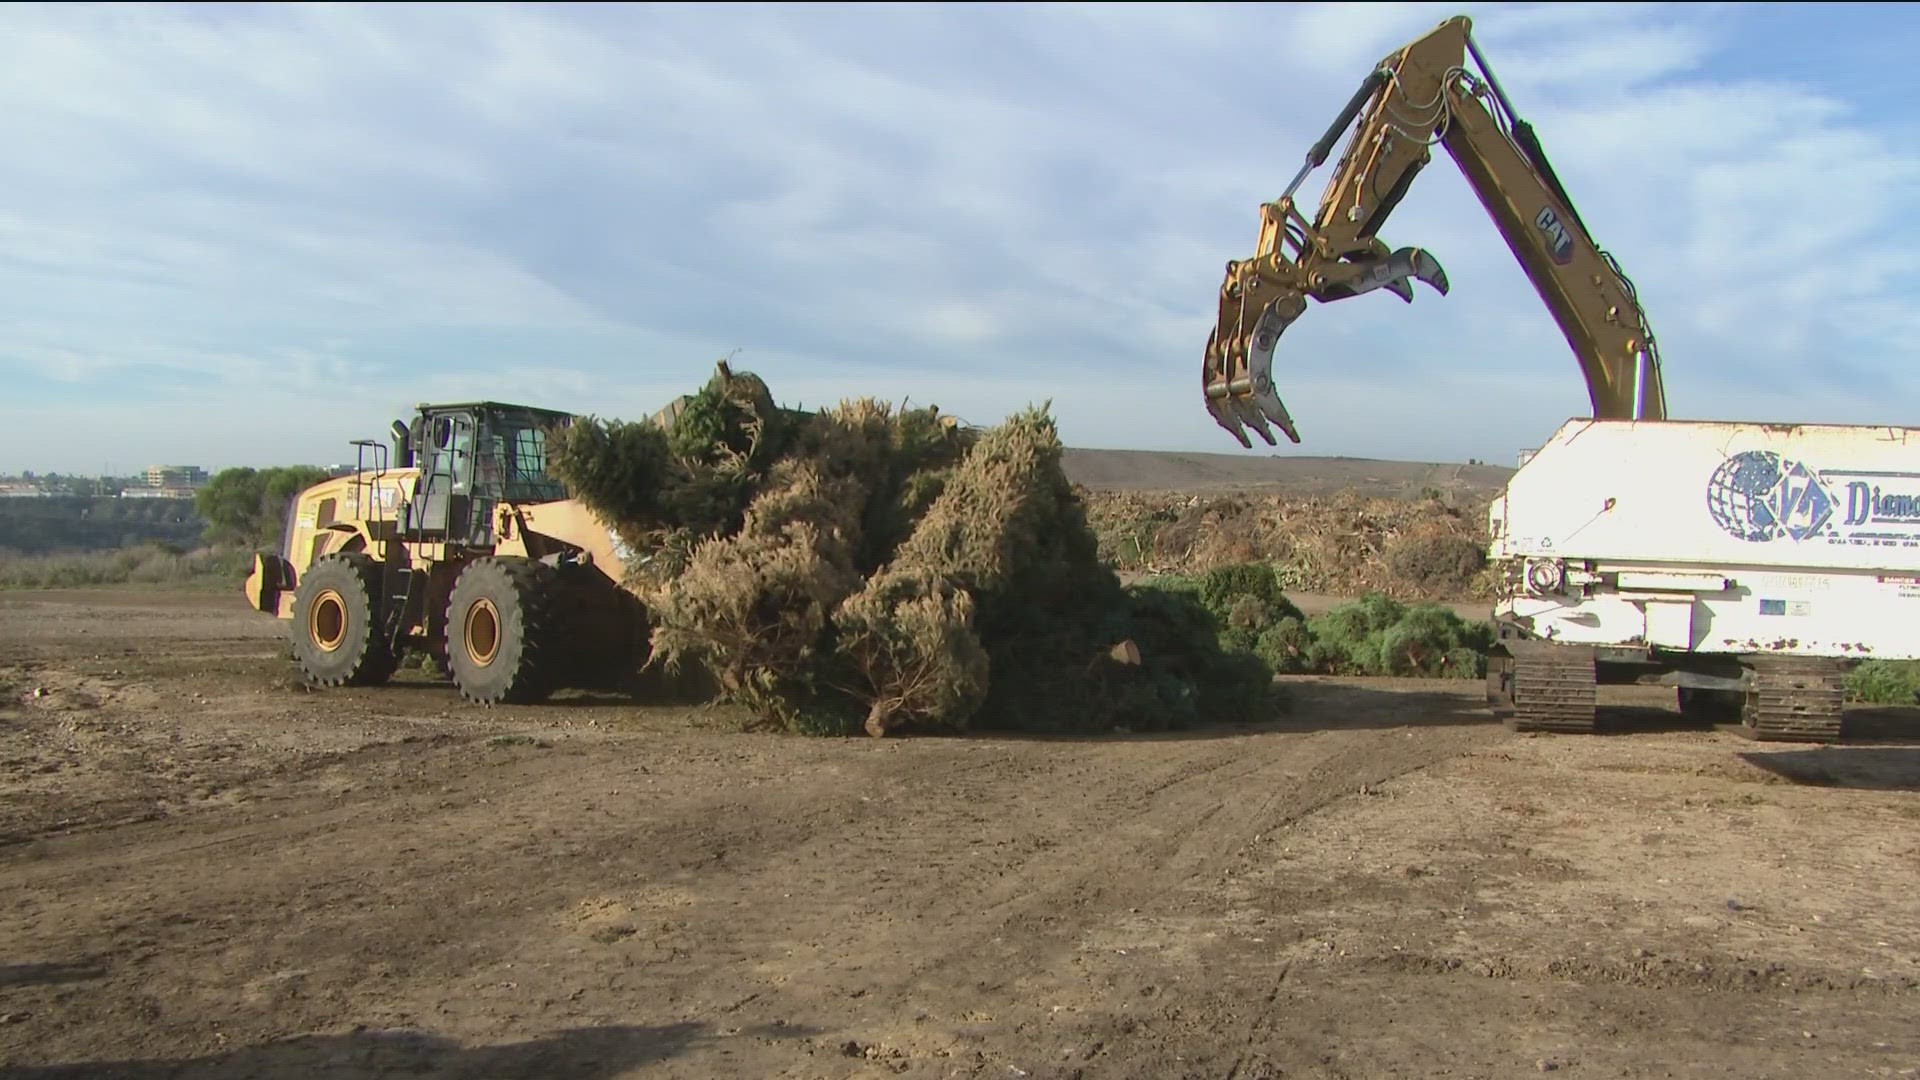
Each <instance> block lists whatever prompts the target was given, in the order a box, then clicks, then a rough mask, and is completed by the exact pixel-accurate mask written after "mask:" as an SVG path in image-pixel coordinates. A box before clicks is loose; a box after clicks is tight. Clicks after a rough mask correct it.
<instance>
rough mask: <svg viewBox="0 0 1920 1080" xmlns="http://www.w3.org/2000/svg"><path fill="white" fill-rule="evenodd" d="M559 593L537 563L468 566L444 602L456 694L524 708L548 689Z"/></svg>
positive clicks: (556, 667) (558, 658)
mask: <svg viewBox="0 0 1920 1080" xmlns="http://www.w3.org/2000/svg"><path fill="white" fill-rule="evenodd" d="M559 591H560V590H559V580H558V577H557V576H556V574H555V572H554V570H553V568H552V567H550V566H546V565H543V564H541V563H537V562H532V561H530V560H527V559H521V558H512V557H502V556H489V557H487V558H483V559H475V560H474V561H473V562H471V563H468V564H467V567H466V569H464V570H462V571H461V572H460V578H459V580H458V581H456V582H454V585H453V594H452V595H451V596H450V597H449V598H448V600H447V659H448V666H449V667H450V668H452V670H453V684H454V685H455V686H457V687H459V689H460V696H461V697H463V698H466V699H467V700H468V701H472V702H476V703H478V704H481V705H524V704H528V703H531V702H536V701H540V700H542V699H544V698H545V697H546V696H547V695H548V694H550V693H552V692H553V690H554V687H555V683H556V682H557V681H558V680H557V678H556V677H557V676H559V675H561V674H562V673H563V667H562V655H561V654H562V651H563V648H564V645H565V643H564V642H562V641H559V640H557V638H558V631H560V630H561V628H562V621H561V619H560V618H559V615H560V612H559V611H558V610H557V607H558V604H557V601H558V600H559Z"/></svg>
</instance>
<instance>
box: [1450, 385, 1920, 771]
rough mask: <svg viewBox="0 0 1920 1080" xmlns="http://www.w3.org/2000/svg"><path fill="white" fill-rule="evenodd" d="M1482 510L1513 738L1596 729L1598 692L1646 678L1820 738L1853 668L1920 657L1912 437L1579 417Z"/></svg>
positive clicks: (1917, 496) (1491, 680) (1751, 728)
mask: <svg viewBox="0 0 1920 1080" xmlns="http://www.w3.org/2000/svg"><path fill="white" fill-rule="evenodd" d="M1489 518H1490V521H1489V524H1490V528H1491V545H1490V550H1489V556H1490V559H1491V560H1492V562H1493V563H1494V565H1495V566H1496V567H1498V568H1499V569H1500V570H1501V571H1502V572H1503V581H1504V583H1503V586H1502V590H1501V593H1500V595H1499V597H1498V599H1497V600H1496V602H1495V607H1494V621H1495V625H1496V627H1497V628H1498V640H1499V647H1498V648H1497V649H1496V650H1495V656H1494V658H1493V661H1492V663H1490V664H1489V670H1488V676H1487V682H1488V687H1487V689H1488V697H1489V700H1490V701H1491V703H1492V704H1493V706H1494V709H1495V711H1496V712H1499V713H1501V714H1502V715H1504V716H1506V717H1507V718H1508V722H1509V724H1510V725H1511V726H1513V727H1515V728H1519V729H1523V730H1552V731H1591V730H1592V729H1593V724H1594V686H1595V684H1596V683H1597V682H1598V683H1617V682H1642V683H1658V684H1663V685H1671V686H1677V687H1679V688H1680V689H1679V694H1680V705H1681V708H1682V710H1683V711H1684V712H1686V713H1688V714H1690V715H1695V716H1702V717H1715V718H1726V719H1729V720H1731V719H1735V718H1737V719H1739V720H1740V722H1741V723H1742V724H1744V725H1745V730H1746V731H1747V732H1748V733H1749V734H1750V735H1752V736H1754V737H1756V738H1766V739H1801V740H1819V741H1825V740H1832V739H1835V738H1838V737H1839V734H1840V714H1841V685H1840V683H1841V678H1842V676H1843V675H1844V674H1845V671H1846V669H1847V667H1848V666H1849V665H1851V664H1852V663H1857V662H1858V661H1860V660H1862V659H1867V658H1873V657H1880V658H1897V659H1913V658H1917V657H1920V428H1906V427H1866V426H1851V425H1849V426H1842V425H1819V424H1754V423H1714V422H1698V421H1672V420H1665V421H1639V422H1636V421H1614V420H1585V419H1582V420H1571V421H1568V422H1567V423H1566V424H1565V425H1564V426H1562V427H1561V428H1560V430H1559V431H1558V432H1556V433H1555V434H1554V436H1553V438H1552V439H1551V440H1550V441H1548V443H1547V444H1546V445H1545V446H1543V447H1541V448H1540V449H1539V450H1538V451H1537V452H1536V453H1534V455H1533V456H1532V457H1531V459H1529V460H1528V461H1526V463H1525V464H1524V465H1522V466H1521V468H1520V470H1519V471H1518V472H1517V473H1516V474H1515V475H1514V477H1513V479H1512V481H1510V482H1509V484H1508V485H1507V490H1506V492H1505V494H1504V495H1502V496H1501V498H1499V499H1498V500H1496V501H1495V503H1494V505H1493V507H1492V509H1491V511H1490V512H1489Z"/></svg>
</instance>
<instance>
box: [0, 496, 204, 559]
mask: <svg viewBox="0 0 1920 1080" xmlns="http://www.w3.org/2000/svg"><path fill="white" fill-rule="evenodd" d="M205 528H206V523H205V522H204V521H201V520H200V515H199V514H197V513H195V512H194V509H193V500H192V499H114V498H106V497H92V496H79V495H55V496H48V497H44V498H37V499H36V498H24V499H0V554H7V553H11V554H16V555H43V554H48V553H51V552H68V551H105V550H109V549H112V548H118V547H129V546H131V545H134V544H140V543H145V542H148V541H158V542H161V543H167V544H179V545H182V546H184V547H193V546H196V545H197V544H198V543H199V542H200V533H201V531H202V530H204V529H205Z"/></svg>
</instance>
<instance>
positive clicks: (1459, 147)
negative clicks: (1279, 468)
mask: <svg viewBox="0 0 1920 1080" xmlns="http://www.w3.org/2000/svg"><path fill="white" fill-rule="evenodd" d="M1469 57H1471V60H1472V61H1473V63H1474V64H1475V66H1477V67H1478V68H1479V70H1480V74H1479V75H1476V74H1474V73H1473V72H1472V71H1470V70H1468V67H1467V63H1468V60H1469ZM1356 117H1358V118H1359V125H1358V126H1357V127H1356V128H1355V130H1354V133H1353V137H1352V138H1351V139H1350V140H1349V141H1348V143H1347V147H1346V150H1345V151H1344V153H1343V154H1342V155H1341V157H1340V160H1339V161H1338V163H1337V164H1336V166H1335V170H1334V174H1333V178H1332V180H1331V181H1329V183H1328V185H1327V189H1326V192H1325V194H1324V195H1323V196H1322V198H1321V200H1320V208H1319V211H1318V212H1317V213H1316V214H1315V216H1314V219H1313V220H1312V221H1308V220H1306V218H1305V217H1304V216H1303V215H1302V214H1301V213H1300V212H1299V210H1298V209H1297V208H1296V207H1295V205H1294V201H1293V195H1294V192H1295V191H1297V190H1298V189H1299V187H1300V184H1301V182H1302V181H1304V180H1305V179H1306V177H1307V174H1308V173H1310V172H1312V171H1313V170H1314V169H1316V168H1318V167H1319V166H1320V165H1322V164H1324V163H1325V162H1326V160H1327V155H1328V153H1329V152H1330V151H1331V150H1332V148H1333V144H1334V142H1335V141H1336V140H1338V139H1339V138H1340V135H1341V133H1342V132H1344V131H1345V130H1346V129H1347V127H1348V125H1350V124H1353V123H1354V120H1355V118H1356ZM1436 142H1437V143H1439V144H1440V145H1442V146H1444V147H1446V149H1447V152H1448V154H1450V155H1451V156H1452V157H1453V160H1454V163H1455V164H1456V165H1458V166H1459V168H1460V171H1461V172H1462V173H1464V174H1465V176H1466V178H1467V182H1468V183H1469V184H1470V185H1471V186H1472V188H1473V191H1474V194H1475V195H1477V196H1478V197H1479V199H1480V204H1481V205H1482V206H1483V207H1484V208H1485V209H1486V211H1487V214H1488V215H1489V216H1490V217H1492V218H1493V222H1494V225H1495V227H1496V228H1498V229H1499V230H1500V234H1501V236H1502V237H1504V238H1505V239H1506V242H1507V246H1508V247H1509V248H1511V249H1512V251H1513V254H1514V256H1515V258H1517V259H1518V260H1519V261H1520V265H1521V267H1522V268H1523V269H1524V270H1525V271H1526V274H1527V277H1528V278H1529V279H1531V280H1532V282H1533V286H1534V288H1535V290H1537V291H1538V292H1539V294H1540V298H1541V300H1543V301H1545V302H1546V305H1547V308H1548V310H1549V311H1551V312H1552V314H1553V318H1554V321H1555V322H1556V323H1558V324H1559V326H1560V330H1561V332H1562V333H1563V334H1565V335H1566V339H1567V344H1568V345H1570V346H1572V348H1573V352H1574V356H1575V358H1576V359H1577V360H1578V361H1579V364H1580V368H1581V372H1582V374H1583V375H1584V376H1585V378H1586V382H1587V393H1588V396H1589V398H1590V399H1591V401H1592V404H1593V414H1594V416H1595V417H1599V418H1636V419H1649V420H1657V419H1662V418H1664V417H1665V415H1666V391H1665V388H1664V386H1663V385H1662V383H1661V379H1660V361H1659V353H1658V351H1657V349H1656V348H1655V345H1654V340H1653V332H1652V330H1651V329H1650V328H1649V327H1648V325H1647V320H1646V315H1645V313H1644V312H1643V311H1641V309H1640V304H1639V301H1638V299H1637V297H1636V296H1635V293H1634V288H1633V283H1632V282H1630V281H1629V280H1628V279H1627V278H1626V276H1625V275H1624V274H1623V273H1621V271H1620V267H1619V265H1618V264H1617V263H1615V262H1614V260H1613V257H1612V256H1611V255H1609V254H1607V253H1606V252H1605V251H1603V250H1601V249H1600V247H1599V245H1598V244H1597V243H1595V242H1594V239H1593V237H1592V235H1591V234H1589V233H1588V232H1587V229H1586V225H1585V223H1584V222H1582V221H1581V219H1580V215H1579V214H1578V212H1576V211H1575V210H1574V207H1573V203H1572V200H1571V199H1569V198H1568V197H1567V193H1566V190H1565V189H1564V188H1563V187H1562V186H1561V184H1560V180H1559V178H1558V177H1557V176H1556V175H1555V174H1554V171H1553V167H1552V166H1551V165H1550V164H1549V163H1548V161H1547V158H1546V154H1545V153H1544V152H1543V151H1542V150H1541V148H1540V143H1539V140H1538V139H1537V138H1535V137H1534V134H1533V129H1532V128H1531V127H1530V126H1529V125H1528V124H1527V123H1526V122H1525V121H1523V120H1520V119H1519V118H1518V117H1517V116H1516V115H1515V114H1514V111H1513V108H1512V105H1511V103H1510V102H1509V101H1508V100H1507V97H1506V95H1505V94H1504V93H1503V92H1502V91H1501V90H1500V86H1499V83H1498V82H1496V81H1495V80H1494V78H1493V73H1492V72H1491V70H1489V69H1488V68H1487V65H1486V62H1485V60H1484V59H1483V58H1482V57H1481V55H1480V50H1479V48H1478V47H1477V46H1476V45H1475V44H1474V41H1473V37H1472V23H1471V21H1470V20H1468V19H1467V18H1466V17H1465V16H1459V17H1456V18H1452V19H1448V20H1447V21H1446V22H1444V23H1441V24H1440V25H1439V26H1438V27H1437V28H1435V29H1434V30H1433V31H1432V32H1431V33H1429V34H1427V35H1426V36H1425V37H1422V38H1420V39H1419V40H1418V41H1415V42H1413V43H1412V44H1410V45H1408V46H1406V47H1405V48H1402V49H1401V50H1399V51H1398V52H1395V53H1394V54H1393V55H1391V56H1389V57H1387V58H1386V59H1385V60H1384V61H1382V62H1381V64H1380V65H1379V67H1377V68H1376V69H1375V70H1374V71H1373V73H1372V74H1370V75H1368V76H1367V79H1366V81H1365V82H1364V83H1362V84H1361V86H1360V89H1359V90H1358V91H1357V92H1356V93H1355V94H1354V96H1353V98H1352V99H1351V100H1350V101H1348V102H1347V105H1346V107H1345V108H1344V109H1343V110H1341V113H1340V115H1339V117H1337V118H1336V119H1335V120H1334V123H1333V125H1332V126H1331V127H1330V128H1328V129H1327V133H1326V134H1325V135H1324V136H1322V137H1321V139H1320V141H1319V142H1317V143H1315V144H1314V146H1313V148H1312V149H1311V150H1309V151H1308V152H1307V160H1306V163H1305V164H1304V165H1303V166H1302V167H1301V169H1300V172H1299V174H1298V175H1296V176H1295V177H1294V179H1293V183H1292V184H1290V185H1288V187H1287V190H1286V192H1285V193H1284V194H1282V195H1281V196H1280V198H1278V199H1276V200H1275V201H1273V202H1270V203H1267V204H1265V205H1263V206H1261V208H1260V239H1259V244H1258V246H1257V247H1256V249H1255V252H1254V255H1253V257H1252V258H1250V259H1245V260H1239V261H1235V262H1230V263H1228V264H1227V275H1226V280H1225V282H1224V283H1222V285H1221V287H1220V312H1219V318H1218V321H1217V323H1216V324H1215V326H1214V330H1213V333H1212V334H1211V335H1209V336H1208V338H1207V350H1206V360H1205V364H1204V368H1203V375H1202V381H1203V385H1204V387H1205V389H1206V401H1207V411H1208V412H1209V413H1211V414H1212V415H1213V418H1214V420H1215V421H1216V422H1217V423H1219V425H1220V426H1221V427H1223V428H1225V429H1226V430H1227V431H1228V432H1229V433H1230V434H1232V435H1233V437H1234V438H1236V439H1238V440H1240V444H1241V445H1242V446H1246V447H1251V446H1252V445H1253V443H1252V441H1251V440H1249V439H1248V438H1247V434H1246V430H1245V429H1246V428H1251V429H1253V430H1254V431H1255V432H1257V433H1258V434H1259V435H1260V437H1261V438H1262V439H1264V440H1266V442H1267V444H1268V445H1270V446H1271V445H1275V442H1274V437H1273V432H1272V429H1271V427H1270V426H1269V425H1270V424H1277V425H1279V427H1280V430H1281V431H1283V432H1285V433H1286V436H1287V438H1289V439H1291V440H1292V441H1293V442H1296V443H1297V442H1299V441H1300V435H1299V432H1298V431H1297V430H1296V428H1295V427H1294V423H1293V418H1292V417H1291V416H1289V415H1288V413H1287V409H1286V406H1285V405H1284V404H1282V403H1281V401H1280V397H1279V395H1278V393H1277V392H1276V391H1275V389H1274V383H1273V353H1274V347H1275V346H1276V345H1277V344H1278V342H1279V340H1280V335H1281V334H1282V333H1283V332H1284V331H1285V330H1286V329H1287V327H1288V326H1289V325H1291V324H1292V323H1293V321H1294V320H1295V319H1297V318H1299V317H1300V315H1301V314H1302V313H1303V312H1305V311H1306V309H1307V299H1308V298H1312V299H1313V300H1315V301H1318V302H1320V303H1327V302H1329V301H1333V300H1343V299H1347V298H1349V297H1353V296H1359V295H1360V294H1362V293H1368V292H1373V291H1375V290H1378V289H1385V290H1387V291H1389V292H1391V293H1393V294H1395V295H1397V296H1399V297H1400V298H1401V299H1402V300H1405V301H1408V302H1411V301H1412V300H1413V282H1414V281H1421V282H1425V283H1426V284H1427V285H1429V286H1431V287H1432V288H1433V289H1434V290H1435V291H1437V292H1439V293H1441V294H1443V295H1444V294H1445V293H1446V292H1447V288H1448V284H1447V277H1446V273H1445V271H1443V270H1442V269H1441V267H1440V264H1439V262H1438V261H1437V260H1435V259H1434V257H1433V256H1432V255H1431V254H1429V253H1427V252H1426V251H1424V250H1422V249H1420V248H1414V247H1403V248H1399V249H1397V250H1396V249H1390V248H1388V246H1387V245H1386V244H1385V243H1384V242H1382V241H1381V240H1380V238H1379V235H1378V234H1379V231H1380V228H1381V226H1382V225H1384V224H1385V223H1386V220H1387V217H1388V215H1390V214H1391V213H1392V212H1393V210H1394V208H1395V207H1396V206H1398V205H1399V203H1400V200H1401V198H1402V197H1404V196H1405V195H1406V193H1407V188H1408V187H1409V185H1411V184H1412V183H1413V179H1414V177H1415V176H1417V175H1418V174H1419V172H1420V170H1421V169H1422V168H1424V167H1425V166H1426V164H1427V163H1428V161H1430V160H1431V158H1432V154H1431V147H1432V145H1433V144H1434V143H1436Z"/></svg>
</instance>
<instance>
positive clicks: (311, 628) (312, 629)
mask: <svg viewBox="0 0 1920 1080" xmlns="http://www.w3.org/2000/svg"><path fill="white" fill-rule="evenodd" d="M307 636H309V637H311V638H312V639H313V643H314V645H315V646H316V647H318V648H319V650H320V651H321V652H329V653H330V652H339V651H340V646H342V645H344V644H346V642H347V602H346V600H345V598H343V597H342V596H341V595H340V591H339V590H338V589H328V590H326V591H324V592H322V593H321V594H320V595H319V596H316V597H314V598H313V608H312V610H311V611H309V612H308V613H307Z"/></svg>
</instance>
